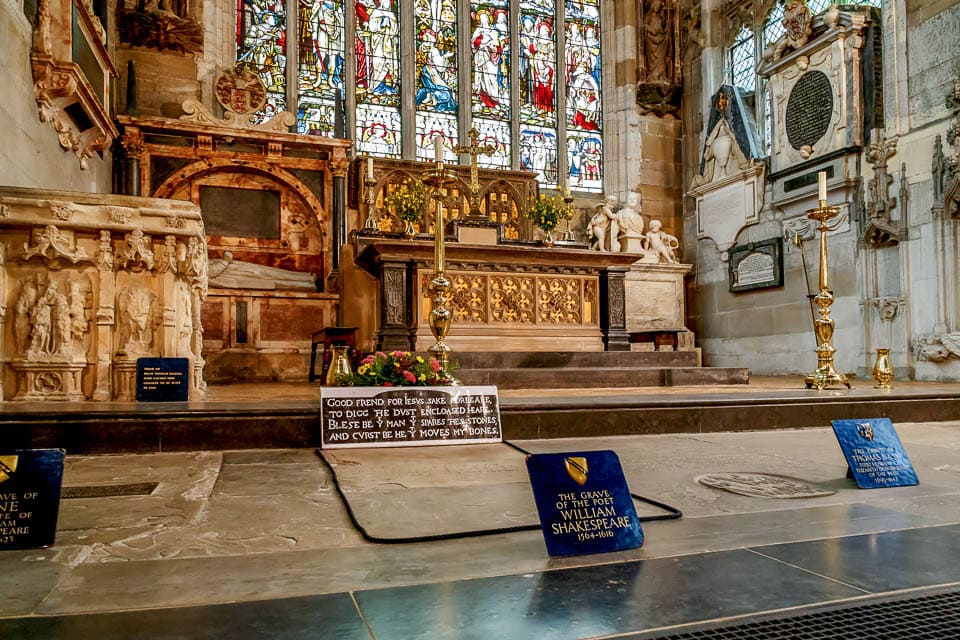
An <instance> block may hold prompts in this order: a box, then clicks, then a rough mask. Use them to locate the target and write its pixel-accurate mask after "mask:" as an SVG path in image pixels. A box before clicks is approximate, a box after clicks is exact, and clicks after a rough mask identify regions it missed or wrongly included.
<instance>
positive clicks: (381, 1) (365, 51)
mask: <svg viewBox="0 0 960 640" xmlns="http://www.w3.org/2000/svg"><path fill="white" fill-rule="evenodd" d="M354 20H355V25H356V41H355V43H354V54H355V60H356V70H357V78H356V100H357V110H356V137H357V149H358V150H359V151H360V152H361V153H370V154H375V155H380V156H391V157H395V158H399V157H400V155H401V146H400V135H401V125H400V14H399V7H398V6H397V0H357V2H356V4H355V14H354Z"/></svg>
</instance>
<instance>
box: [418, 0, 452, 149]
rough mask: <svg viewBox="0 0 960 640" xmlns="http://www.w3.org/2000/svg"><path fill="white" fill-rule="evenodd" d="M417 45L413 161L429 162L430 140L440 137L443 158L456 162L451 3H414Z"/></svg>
mask: <svg viewBox="0 0 960 640" xmlns="http://www.w3.org/2000/svg"><path fill="white" fill-rule="evenodd" d="M413 10H414V14H415V17H416V20H415V22H414V29H415V32H416V38H415V41H416V42H417V47H418V48H417V52H416V75H417V81H416V87H417V93H416V96H415V97H414V104H415V105H416V108H417V115H416V131H417V133H416V139H417V144H416V148H417V158H418V159H421V160H432V159H433V157H434V156H433V137H434V136H435V135H442V136H443V147H444V157H445V159H446V160H448V161H450V162H456V160H457V155H456V154H455V153H454V152H453V147H454V146H455V145H456V143H457V139H458V136H457V133H458V128H457V113H458V111H459V105H458V104H457V88H458V80H459V78H458V73H457V6H456V3H455V0H414V2H413Z"/></svg>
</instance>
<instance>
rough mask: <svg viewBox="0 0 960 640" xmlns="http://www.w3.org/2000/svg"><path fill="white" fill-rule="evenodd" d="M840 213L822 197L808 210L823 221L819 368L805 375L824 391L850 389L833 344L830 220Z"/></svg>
mask: <svg viewBox="0 0 960 640" xmlns="http://www.w3.org/2000/svg"><path fill="white" fill-rule="evenodd" d="M839 213H840V208H839V207H830V206H827V201H826V200H825V199H823V196H821V200H820V206H819V207H817V208H815V209H811V210H809V211H807V217H808V218H810V219H811V220H816V221H817V222H819V223H820V226H819V227H818V229H819V231H820V293H818V294H817V295H816V297H814V299H813V301H814V302H815V303H816V305H817V307H818V308H817V313H818V314H819V315H820V317H819V318H817V319H816V320H814V322H813V324H814V333H815V334H816V336H817V348H816V353H817V370H816V371H814V372H813V373H811V374H810V375H808V376H806V378H804V382H805V383H806V385H807V388H808V389H809V388H811V387H816V388H817V389H818V390H823V389H825V388H826V387H829V386H836V385H841V384H842V385H845V386H846V387H847V388H848V389H849V388H850V381H849V380H847V376H845V375H844V374H842V373H838V372H837V370H836V369H835V368H834V366H833V356H834V353H836V351H837V350H836V349H835V348H834V347H833V345H832V344H830V340H832V339H833V330H834V322H833V319H832V318H831V317H830V305H832V304H833V293H832V292H831V291H830V274H829V272H828V271H827V220H830V219H831V218H834V217H836V216H837V215H839Z"/></svg>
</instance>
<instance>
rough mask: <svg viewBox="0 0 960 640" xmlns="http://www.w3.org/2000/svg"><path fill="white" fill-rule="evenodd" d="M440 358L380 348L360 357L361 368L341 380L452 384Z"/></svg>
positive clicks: (376, 383)
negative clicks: (361, 358)
mask: <svg viewBox="0 0 960 640" xmlns="http://www.w3.org/2000/svg"><path fill="white" fill-rule="evenodd" d="M447 380H448V378H446V377H444V376H443V375H442V374H441V368H440V363H439V362H437V359H436V358H432V357H424V356H420V355H417V354H415V353H411V352H410V351H391V352H390V353H385V352H383V351H377V352H376V353H373V354H370V355H368V356H367V357H365V358H364V359H363V360H361V361H360V366H358V367H357V372H356V373H354V374H352V375H350V376H349V377H348V378H344V379H342V380H339V381H338V383H339V384H341V385H346V386H354V387H414V386H418V387H426V386H440V385H446V384H449V382H447Z"/></svg>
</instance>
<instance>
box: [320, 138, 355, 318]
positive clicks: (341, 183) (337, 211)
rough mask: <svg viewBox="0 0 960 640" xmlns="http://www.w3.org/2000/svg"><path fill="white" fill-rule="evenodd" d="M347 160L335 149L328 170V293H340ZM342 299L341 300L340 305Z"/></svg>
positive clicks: (345, 218) (345, 226)
mask: <svg viewBox="0 0 960 640" xmlns="http://www.w3.org/2000/svg"><path fill="white" fill-rule="evenodd" d="M348 166H349V162H348V161H347V157H346V155H345V154H344V151H343V149H337V150H336V151H335V152H334V157H333V158H332V159H331V160H330V172H331V173H332V174H333V211H332V214H331V215H332V219H331V223H332V224H331V227H332V228H331V231H332V233H331V235H332V238H331V241H330V242H331V247H330V256H331V260H330V263H331V269H330V273H329V274H327V282H326V285H325V287H324V288H325V289H326V290H327V291H328V292H330V293H341V289H342V287H341V286H340V251H341V248H342V247H343V245H344V244H346V242H347V167H348ZM342 304H343V301H342V300H341V305H342ZM339 309H340V307H339V306H338V307H337V324H340V310H339Z"/></svg>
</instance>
